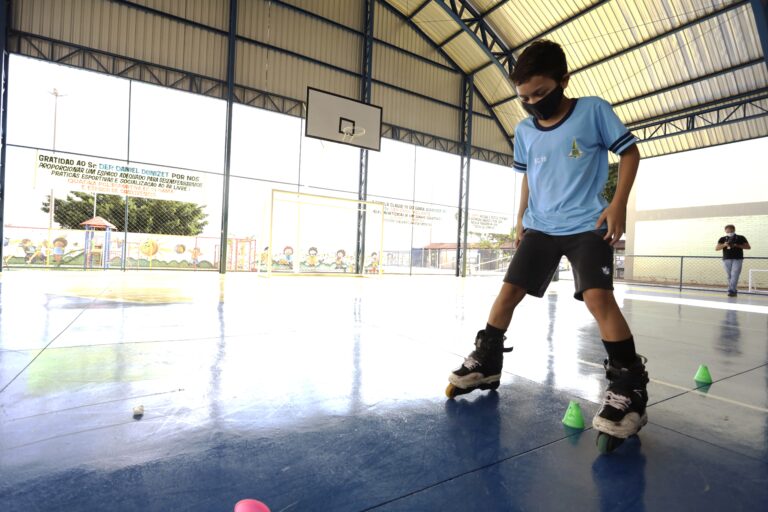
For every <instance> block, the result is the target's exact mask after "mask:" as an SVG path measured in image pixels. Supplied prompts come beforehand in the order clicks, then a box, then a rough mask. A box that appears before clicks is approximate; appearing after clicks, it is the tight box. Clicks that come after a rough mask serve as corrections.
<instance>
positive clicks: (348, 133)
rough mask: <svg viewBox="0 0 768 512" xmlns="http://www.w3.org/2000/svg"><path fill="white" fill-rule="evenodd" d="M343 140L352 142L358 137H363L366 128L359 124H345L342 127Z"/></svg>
mask: <svg viewBox="0 0 768 512" xmlns="http://www.w3.org/2000/svg"><path fill="white" fill-rule="evenodd" d="M341 133H342V137H341V140H342V142H352V141H353V140H355V139H356V138H358V137H362V136H363V135H365V128H360V127H359V126H345V127H344V128H342V129H341Z"/></svg>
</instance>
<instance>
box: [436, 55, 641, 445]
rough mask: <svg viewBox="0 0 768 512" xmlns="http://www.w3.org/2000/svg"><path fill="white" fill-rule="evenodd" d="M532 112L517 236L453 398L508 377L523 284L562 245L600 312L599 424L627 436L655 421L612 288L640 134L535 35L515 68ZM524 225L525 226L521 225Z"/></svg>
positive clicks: (555, 260)
mask: <svg viewBox="0 0 768 512" xmlns="http://www.w3.org/2000/svg"><path fill="white" fill-rule="evenodd" d="M510 78H511V79H512V81H513V83H514V84H515V87H516V88H517V92H518V96H519V97H520V99H521V100H522V102H523V108H524V109H525V110H526V111H527V112H528V113H529V114H531V116H532V117H529V118H527V119H525V120H523V121H521V122H520V123H519V124H518V125H517V127H516V129H515V149H514V168H515V170H516V171H518V172H521V173H523V175H524V177H523V184H522V194H521V199H520V211H519V212H518V218H517V226H518V228H517V229H516V240H515V244H516V246H517V247H518V249H517V252H516V253H515V255H514V257H513V258H512V261H511V263H510V264H509V269H508V270H507V274H506V276H505V277H504V284H503V285H502V288H501V291H500V292H499V295H498V297H497V298H496V301H495V302H494V304H493V307H492V308H491V312H490V315H489V317H488V324H487V325H486V327H485V329H483V330H481V331H480V332H478V333H477V337H476V339H475V350H474V351H473V352H472V353H471V354H470V355H469V356H468V357H467V358H466V359H465V361H464V364H462V365H461V367H460V368H459V369H457V370H456V371H454V372H453V373H452V374H451V375H450V376H449V381H450V384H449V386H448V389H447V390H446V394H447V395H448V397H449V398H452V397H453V396H456V395H460V394H463V393H468V392H469V391H471V390H473V389H477V388H480V389H496V388H498V386H499V380H500V378H501V368H502V363H503V352H508V351H510V350H512V349H511V348H508V349H505V348H504V340H505V338H506V337H505V336H504V333H505V332H506V330H507V328H508V327H509V324H510V322H511V320H512V313H513V311H514V310H515V307H516V306H517V304H519V303H520V301H521V300H523V298H524V297H525V295H526V294H530V295H533V296H535V297H542V296H543V295H544V292H545V291H546V289H547V286H548V285H549V282H550V280H551V279H552V277H553V275H554V273H555V271H556V270H557V267H558V264H559V262H560V259H561V258H562V256H563V255H565V256H566V257H567V258H568V259H569V260H570V262H571V265H572V267H573V273H574V282H575V286H576V293H575V295H574V297H575V298H576V299H577V300H581V301H584V302H585V303H586V305H587V308H588V309H589V311H590V312H591V313H592V315H593V316H594V317H595V320H597V324H598V326H599V328H600V334H601V337H602V339H603V343H604V345H605V349H606V351H607V353H608V359H606V361H605V363H604V366H605V370H606V376H607V377H608V379H609V381H610V383H609V385H608V390H607V392H606V394H605V399H604V401H603V404H602V407H601V408H600V410H599V411H598V413H597V415H596V416H595V418H594V420H593V426H594V427H595V429H596V430H598V431H601V432H605V433H607V434H609V435H611V436H614V437H617V438H620V439H624V438H627V437H629V436H631V435H633V434H635V433H636V432H637V431H638V430H639V429H640V427H642V426H643V425H645V424H646V423H647V421H648V418H647V415H646V413H645V406H646V403H647V402H648V393H647V392H646V384H647V383H648V373H647V372H646V371H645V365H644V363H645V358H641V357H640V356H638V355H637V354H636V352H635V343H634V340H633V338H632V333H631V332H630V330H629V326H628V325H627V322H626V321H625V320H624V316H623V315H622V313H621V310H620V309H619V306H618V305H617V304H616V300H615V299H614V297H613V245H614V244H615V243H616V242H618V241H619V239H620V238H621V235H622V234H623V233H624V227H625V221H626V208H627V199H628V197H629V192H630V190H631V188H632V184H633V182H634V179H635V174H636V173H637V167H638V164H639V162H640V153H639V151H638V149H637V146H636V143H637V138H635V137H634V136H633V135H632V134H631V133H630V132H629V131H627V129H626V128H625V127H624V125H623V124H622V123H621V121H620V120H619V118H618V117H617V116H616V114H614V112H613V110H612V109H611V106H610V104H609V103H607V102H606V101H605V100H602V99H600V98H597V97H584V98H578V99H576V98H573V99H572V98H567V97H565V96H564V94H563V92H564V89H565V88H566V87H568V80H569V76H568V68H567V63H566V58H565V54H564V53H563V50H562V49H561V48H560V46H559V45H558V44H556V43H553V42H550V41H537V42H535V43H533V44H531V45H530V46H529V47H528V48H526V50H525V51H524V52H523V53H522V55H520V58H519V59H518V61H517V65H516V67H515V69H514V71H513V72H512V75H511V77H510ZM609 150H610V151H612V152H614V153H615V154H618V155H620V163H619V181H618V185H617V187H616V193H615V195H614V198H613V201H612V202H611V204H610V205H608V204H607V203H606V201H605V199H603V197H602V191H603V188H604V186H605V182H606V180H607V177H608V151H609ZM520 226H522V229H521V228H520Z"/></svg>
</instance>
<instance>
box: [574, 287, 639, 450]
mask: <svg viewBox="0 0 768 512" xmlns="http://www.w3.org/2000/svg"><path fill="white" fill-rule="evenodd" d="M583 296H584V302H585V303H586V304H587V307H588V308H589V311H590V312H591V313H592V316H594V317H595V320H596V321H597V324H598V327H599V329H600V336H601V337H602V339H603V345H604V346H605V351H606V352H607V353H608V358H607V359H606V360H605V361H604V363H603V366H604V367H605V375H606V377H607V378H608V381H609V384H608V389H607V390H606V392H605V397H604V399H603V404H602V406H601V407H600V410H599V411H598V412H597V414H596V415H595V417H594V418H593V420H592V426H594V427H595V430H598V431H600V432H605V433H607V434H610V435H612V436H615V437H619V438H627V437H629V436H631V435H633V434H635V433H637V431H638V430H640V428H642V427H643V426H644V425H645V424H646V423H647V422H648V415H647V414H646V412H645V407H646V405H647V403H648V391H647V390H646V386H647V384H648V372H647V371H646V369H645V362H646V360H645V358H643V357H641V356H638V355H637V352H635V340H634V338H633V337H632V333H631V332H630V330H629V326H628V325H627V321H626V320H625V319H624V315H622V313H621V310H620V309H619V305H618V304H617V303H616V299H615V298H614V297H613V292H612V291H610V290H601V289H590V290H585V291H584V293H583Z"/></svg>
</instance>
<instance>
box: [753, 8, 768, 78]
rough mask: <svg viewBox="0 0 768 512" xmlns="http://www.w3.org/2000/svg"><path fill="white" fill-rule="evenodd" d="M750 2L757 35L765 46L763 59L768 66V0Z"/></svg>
mask: <svg viewBox="0 0 768 512" xmlns="http://www.w3.org/2000/svg"><path fill="white" fill-rule="evenodd" d="M750 3H751V4H752V14H753V15H754V17H755V24H756V25H757V35H758V36H759V37H760V44H761V45H762V47H763V60H765V65H766V66H768V0H750Z"/></svg>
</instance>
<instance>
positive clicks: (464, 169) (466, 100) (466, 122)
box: [456, 75, 474, 277]
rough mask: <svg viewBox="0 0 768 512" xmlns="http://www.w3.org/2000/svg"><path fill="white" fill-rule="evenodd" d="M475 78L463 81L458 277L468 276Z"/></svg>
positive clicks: (470, 77)
mask: <svg viewBox="0 0 768 512" xmlns="http://www.w3.org/2000/svg"><path fill="white" fill-rule="evenodd" d="M473 89H474V78H473V76H472V75H469V76H465V77H464V79H463V80H462V81H461V98H462V102H461V125H460V126H459V131H460V133H461V176H460V177H459V180H460V181H459V223H458V227H459V229H458V233H457V242H456V277H459V276H461V277H466V275H467V229H468V227H469V164H470V162H471V161H472V91H473Z"/></svg>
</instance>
